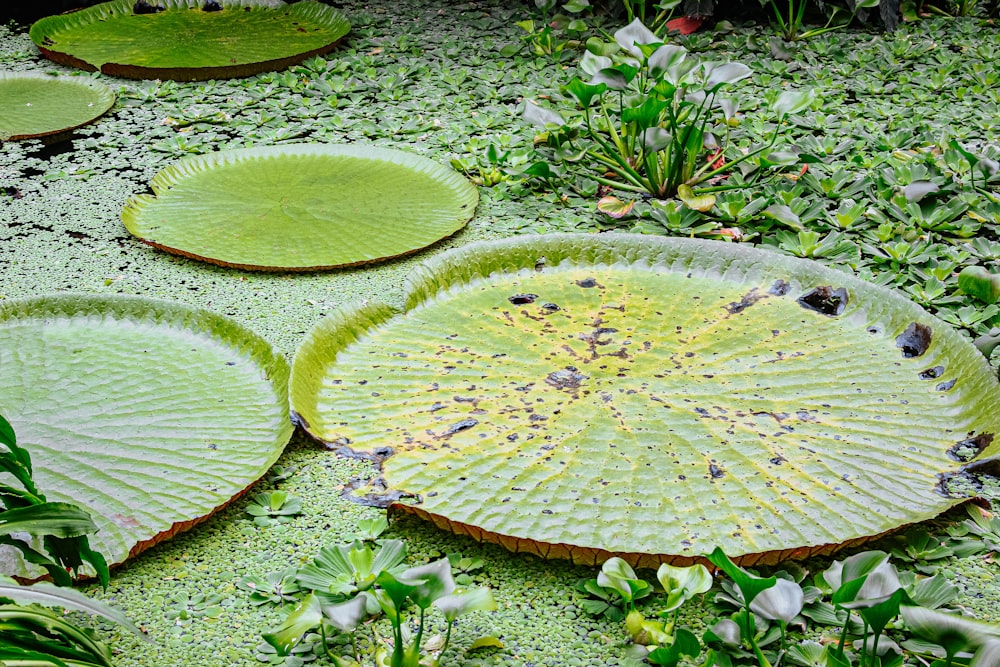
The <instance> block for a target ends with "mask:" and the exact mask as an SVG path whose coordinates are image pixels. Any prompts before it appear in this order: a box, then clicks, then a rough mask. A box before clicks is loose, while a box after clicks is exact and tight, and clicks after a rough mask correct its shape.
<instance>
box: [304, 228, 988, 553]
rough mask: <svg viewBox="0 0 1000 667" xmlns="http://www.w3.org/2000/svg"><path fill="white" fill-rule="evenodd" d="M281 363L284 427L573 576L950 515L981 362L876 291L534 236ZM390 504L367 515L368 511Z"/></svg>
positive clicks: (978, 421) (445, 521) (452, 520)
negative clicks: (556, 561) (587, 569)
mask: <svg viewBox="0 0 1000 667" xmlns="http://www.w3.org/2000/svg"><path fill="white" fill-rule="evenodd" d="M407 290H408V294H407V306H406V312H405V313H395V312H393V311H392V310H390V309H389V308H387V307H385V306H379V305H372V304H369V305H364V306H357V307H355V308H354V309H351V310H345V311H342V312H340V313H338V314H335V315H332V316H330V317H328V318H327V319H325V320H323V321H322V322H321V323H319V324H318V325H317V326H316V327H315V328H314V329H313V330H312V331H311V332H310V333H309V335H308V336H307V338H306V340H305V341H304V342H303V344H302V346H301V347H300V349H299V350H298V352H297V354H296V357H295V362H294V365H293V371H292V401H293V408H294V410H295V411H296V412H297V414H298V418H299V420H300V421H301V422H302V423H303V424H304V425H306V427H307V428H308V430H309V432H310V433H312V434H313V435H314V436H315V437H317V438H319V439H321V440H322V441H324V442H326V443H328V445H329V446H330V447H332V448H342V447H346V448H349V449H351V450H354V451H356V452H362V453H366V454H369V455H372V456H373V457H374V458H376V460H380V461H381V465H382V477H383V481H384V482H385V484H386V486H387V487H388V488H389V489H390V490H393V491H395V492H396V493H397V494H399V493H404V494H412V495H413V496H414V498H413V499H411V500H409V501H406V500H403V501H402V503H403V504H402V505H399V506H400V507H402V508H403V509H404V510H408V511H413V512H415V513H417V514H419V515H421V516H424V517H426V518H429V519H431V520H433V521H434V522H435V523H437V524H438V525H440V526H443V527H447V528H450V529H452V530H455V531H457V532H460V533H466V534H468V535H471V536H473V537H475V538H477V539H487V540H491V541H495V542H499V543H501V544H503V545H505V546H507V547H508V548H510V549H513V550H515V551H524V552H530V553H534V554H538V555H541V556H544V557H566V558H572V559H573V560H575V561H577V562H580V563H589V564H594V563H598V562H601V561H603V560H604V559H606V558H607V557H608V556H610V555H611V554H616V555H620V556H622V557H624V558H627V559H628V560H629V561H630V562H632V563H634V564H638V565H642V566H647V565H653V564H655V563H657V562H662V561H674V562H685V561H690V560H692V559H694V558H697V557H699V556H701V555H703V554H706V553H709V552H711V551H712V550H713V549H714V548H715V547H716V546H719V547H722V549H723V550H724V551H725V552H726V553H727V554H731V555H732V556H734V557H738V558H739V559H740V560H742V561H743V562H744V563H755V562H777V561H779V560H783V559H785V558H789V557H804V556H807V555H809V554H814V553H823V552H829V551H832V550H834V549H836V548H837V547H838V546H842V545H845V544H851V543H855V542H859V541H863V540H866V539H869V538H870V537H872V536H875V535H879V534H882V533H885V532H887V531H891V530H893V529H895V528H898V527H900V526H903V525H906V524H909V523H913V522H917V521H921V520H923V519H927V518H930V517H933V516H936V515H937V514H939V513H941V512H942V511H944V510H946V509H948V508H949V507H951V506H953V505H955V504H956V503H958V502H961V501H962V499H961V498H956V497H952V496H950V495H948V493H947V490H946V488H945V483H946V481H947V479H948V478H949V477H950V476H952V475H955V474H961V471H962V469H963V466H966V465H971V462H972V461H977V462H978V461H982V460H984V459H987V458H992V457H995V456H996V455H997V454H998V453H1000V443H998V442H996V441H995V438H994V434H996V433H997V429H998V427H1000V424H998V421H1000V412H998V411H997V410H996V405H998V403H1000V389H998V386H997V381H996V379H995V377H994V376H993V374H992V371H991V369H990V367H989V365H988V364H987V362H986V361H985V359H984V358H983V357H982V356H981V355H980V354H979V353H978V352H977V351H976V350H975V348H974V347H973V346H972V345H971V344H969V343H967V342H966V341H965V340H963V339H962V338H961V337H960V336H959V335H958V334H957V333H956V332H954V331H953V330H951V329H950V328H949V327H947V326H946V325H945V324H943V323H942V322H940V321H938V320H937V319H935V318H933V317H931V316H930V315H928V314H927V313H926V312H924V311H923V310H922V309H920V308H919V307H918V306H916V305H914V304H913V303H911V302H909V301H907V300H905V299H903V298H901V297H900V296H898V295H897V294H895V293H893V292H889V291H887V290H885V289H882V288H879V287H876V286H873V285H871V284H868V283H865V282H862V281H859V280H856V279H854V278H852V277H851V276H849V275H847V274H844V273H840V272H838V271H834V270H830V269H826V268H824V267H822V266H820V265H819V264H815V263H812V262H807V261H802V260H796V259H792V258H787V257H784V256H780V255H776V254H772V253H769V252H765V251H760V250H756V249H752V248H747V247H742V246H735V245H728V244H724V243H720V242H709V241H697V240H690V239H663V238H652V237H643V236H636V235H610V234H602V235H600V236H597V235H553V236H541V237H522V238H518V239H512V240H509V241H504V242H497V243H490V244H479V245H474V246H470V247H467V248H464V249H460V250H456V251H452V252H449V253H446V254H444V255H442V256H440V257H439V258H437V259H436V260H435V261H433V262H429V263H428V264H426V265H425V266H424V267H423V268H422V269H420V270H419V271H418V272H417V273H416V274H415V275H413V276H412V277H411V279H410V280H409V282H408V288H407ZM390 497H391V496H390Z"/></svg>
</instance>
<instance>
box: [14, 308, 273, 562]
mask: <svg viewBox="0 0 1000 667" xmlns="http://www.w3.org/2000/svg"><path fill="white" fill-rule="evenodd" d="M0 368H2V369H3V381H2V382H0V414H2V415H3V416H4V417H5V418H6V419H7V420H8V421H9V422H10V423H11V425H12V426H13V428H14V431H15V432H16V434H17V441H18V443H19V444H20V445H22V446H23V447H24V448H25V449H27V450H28V452H29V453H30V454H31V459H32V463H33V467H34V478H35V482H36V484H37V486H38V488H39V489H40V490H42V492H43V493H45V494H46V496H47V497H48V499H49V500H50V501H65V502H73V503H76V504H78V505H80V506H82V507H83V508H84V509H86V510H87V511H89V512H90V513H91V514H92V516H93V517H94V521H95V522H96V523H97V525H98V528H99V531H98V532H97V533H96V534H95V535H93V536H92V537H91V538H90V542H91V545H92V546H93V547H94V548H95V549H96V550H98V551H100V552H101V553H103V554H104V556H105V557H106V558H107V560H108V562H109V563H110V564H115V563H121V562H122V561H124V560H125V559H126V558H127V557H129V556H130V555H134V554H135V553H138V552H139V551H142V550H143V549H145V548H147V547H149V546H152V545H154V544H156V543H157V542H159V541H161V540H164V539H167V538H169V537H171V536H173V535H174V534H176V533H177V532H179V531H181V530H184V529H186V528H188V527H190V526H192V525H193V524H194V523H196V522H198V521H200V520H201V519H203V518H205V517H207V516H209V515H210V514H212V513H213V512H214V511H215V510H216V509H217V508H219V507H221V506H223V505H225V504H227V503H229V502H230V501H231V500H232V498H233V497H235V496H238V495H239V494H241V493H242V492H243V491H244V490H245V489H246V488H247V487H248V486H249V485H250V484H252V483H253V482H254V481H255V480H257V479H258V478H259V477H260V476H261V475H263V474H264V473H265V472H266V471H267V469H268V468H270V467H271V465H272V464H273V463H274V461H275V460H276V459H277V458H278V456H279V455H280V454H281V452H282V450H283V449H284V447H285V444H286V443H287V442H288V440H289V438H290V437H291V432H292V428H291V423H290V421H289V419H288V400H287V383H288V373H289V370H288V364H287V362H286V361H285V359H284V357H283V356H282V355H281V354H280V353H278V352H277V351H275V350H274V348H273V347H272V346H271V345H270V344H269V343H267V342H266V341H264V340H263V339H261V338H259V337H258V336H256V335H254V334H253V333H252V332H250V331H249V330H247V329H245V328H244V327H243V326H241V325H240V324H238V323H236V322H234V321H232V320H230V319H228V318H226V317H223V316H221V315H217V314H214V313H211V312H209V311H205V310H197V309H193V308H189V307H186V306H182V305H179V304H173V303H169V302H165V301H158V300H152V299H144V298H139V297H124V296H118V297H113V298H111V297H104V298H102V297H93V296H85V295H59V296H52V297H41V298H36V299H25V300H20V301H6V302H2V305H0ZM11 552H12V550H6V549H5V550H2V551H0V572H3V573H5V574H13V575H16V576H28V577H30V576H33V575H35V574H36V573H35V572H32V571H30V570H28V569H25V566H24V564H23V563H21V562H19V561H20V559H19V558H18V557H16V556H14V555H13V554H12V553H11Z"/></svg>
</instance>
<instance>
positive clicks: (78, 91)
mask: <svg viewBox="0 0 1000 667" xmlns="http://www.w3.org/2000/svg"><path fill="white" fill-rule="evenodd" d="M114 104H115V95H114V93H112V92H111V89H110V88H108V87H107V86H105V85H104V84H103V83H101V82H99V81H94V80H93V79H89V78H86V77H78V76H53V75H51V74H42V73H36V72H0V141H6V140H18V139H37V138H39V137H46V136H51V135H54V134H59V133H61V132H67V131H69V130H72V129H74V128H77V127H80V126H81V125H86V124H87V123H91V122H93V121H94V120H95V119H97V118H98V117H100V116H101V115H102V114H104V113H105V112H106V111H107V110H108V109H110V108H111V107H112V106H114Z"/></svg>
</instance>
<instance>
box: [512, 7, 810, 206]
mask: <svg viewBox="0 0 1000 667" xmlns="http://www.w3.org/2000/svg"><path fill="white" fill-rule="evenodd" d="M614 37H615V42H614V43H613V44H611V45H609V46H610V48H609V49H605V51H606V52H607V53H609V54H610V55H594V53H592V52H591V51H587V52H586V54H585V55H584V57H583V59H582V60H581V63H580V67H581V69H582V70H583V72H584V73H586V74H588V75H589V76H590V80H589V81H584V80H583V79H581V78H579V77H575V78H573V79H572V80H571V81H570V82H569V83H568V84H566V86H565V91H566V93H568V95H569V96H571V97H572V98H574V99H575V100H576V101H577V103H578V105H579V107H580V108H581V109H582V111H583V114H582V115H583V127H582V128H580V127H579V126H578V124H577V120H576V119H575V118H574V119H573V120H569V121H567V120H566V119H564V117H563V116H562V115H560V114H559V113H558V112H556V111H553V110H550V109H545V108H542V107H539V106H537V105H535V104H533V103H531V102H528V103H526V106H525V108H524V117H525V119H526V120H528V121H530V122H532V123H534V124H535V125H538V126H539V127H540V128H542V130H543V134H541V135H540V136H539V138H538V139H536V141H537V142H541V143H544V144H545V145H547V146H548V147H549V148H550V149H551V152H552V155H553V157H554V158H555V161H556V162H570V163H573V162H583V163H584V164H592V165H594V166H595V167H597V169H598V170H599V172H601V173H603V172H607V171H610V172H611V173H612V174H613V176H614V177H613V178H609V177H607V176H604V175H597V176H594V177H593V178H594V179H595V180H596V181H597V182H598V183H600V184H602V185H605V186H608V187H611V188H616V189H620V190H627V191H632V192H639V193H648V194H650V195H652V196H653V197H656V198H660V199H662V198H666V197H674V196H677V197H679V198H680V199H682V200H683V201H684V202H685V203H686V204H688V205H689V206H690V207H691V208H696V209H698V210H701V211H705V210H708V209H710V208H711V207H712V205H713V204H714V202H715V198H714V197H713V196H711V195H710V194H708V193H710V192H711V191H717V190H723V189H725V188H724V187H723V186H712V187H710V188H705V187H703V188H700V189H699V190H698V191H695V188H698V186H699V185H700V184H702V183H704V182H706V181H710V180H712V179H718V178H719V177H721V176H723V175H724V174H727V173H729V172H731V171H733V170H734V169H735V168H736V167H738V166H739V165H740V164H742V163H744V162H747V161H748V160H753V159H754V158H757V157H759V156H761V155H763V154H765V153H766V152H768V151H770V150H771V148H772V147H773V144H774V141H775V140H776V137H777V134H774V135H773V136H772V138H771V140H770V141H767V142H764V143H763V144H762V145H760V146H757V147H755V148H754V149H753V150H750V151H747V152H744V153H741V154H740V155H738V156H736V155H734V154H733V153H732V151H730V146H729V142H728V138H729V129H728V128H729V124H730V123H731V122H735V115H736V111H737V102H736V99H735V98H732V97H723V95H722V93H723V91H724V89H726V88H727V87H728V86H730V85H732V84H734V83H736V82H737V81H740V80H742V79H745V78H747V77H749V76H750V74H751V70H750V68H749V67H747V66H746V65H743V64H741V63H734V62H729V63H724V62H699V61H698V60H696V59H695V58H693V57H689V54H688V52H687V51H686V50H685V49H684V48H683V47H681V46H678V45H676V44H665V43H664V41H663V39H662V38H660V37H657V36H656V35H655V34H654V33H653V32H652V31H650V30H649V29H648V28H646V26H644V25H643V24H642V23H641V22H640V21H638V20H635V21H633V22H632V23H630V24H629V25H628V26H626V27H625V28H622V29H621V30H619V31H617V32H616V33H615V35H614ZM812 100H813V94H812V92H811V91H809V90H790V91H785V92H783V93H782V94H781V95H780V96H779V97H778V99H777V100H776V101H775V103H774V105H773V109H774V111H775V113H776V114H777V115H778V117H779V120H784V119H785V118H786V117H787V116H788V115H789V114H792V113H795V112H797V111H801V110H802V109H805V108H806V107H808V106H809V104H811V102H812ZM550 168H551V167H550ZM536 171H539V170H538V169H537V168H536ZM535 175H537V176H542V173H541V172H540V171H539V173H536V174H535Z"/></svg>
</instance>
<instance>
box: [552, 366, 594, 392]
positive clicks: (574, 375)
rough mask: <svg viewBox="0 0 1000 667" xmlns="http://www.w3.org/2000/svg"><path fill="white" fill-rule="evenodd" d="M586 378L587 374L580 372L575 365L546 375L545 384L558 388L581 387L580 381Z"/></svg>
mask: <svg viewBox="0 0 1000 667" xmlns="http://www.w3.org/2000/svg"><path fill="white" fill-rule="evenodd" d="M586 379H587V376H586V375H584V374H583V373H578V372H577V371H576V369H575V368H573V367H569V368H565V369H563V370H558V371H553V372H551V373H549V374H548V375H547V376H546V377H545V384H547V385H549V386H552V387H555V388H556V389H579V387H580V383H581V382H583V381H584V380H586Z"/></svg>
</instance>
